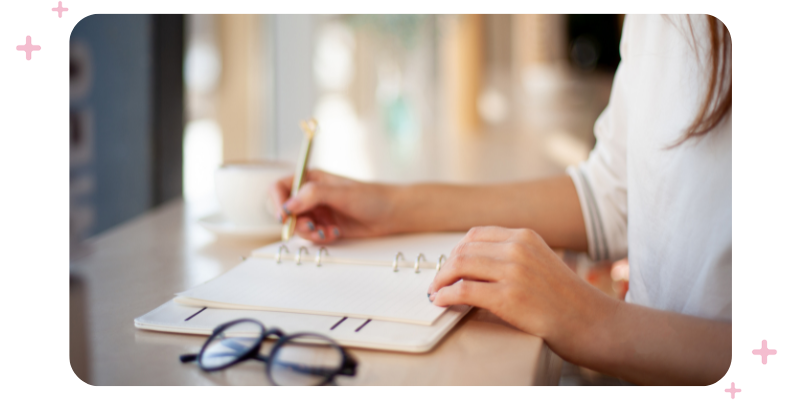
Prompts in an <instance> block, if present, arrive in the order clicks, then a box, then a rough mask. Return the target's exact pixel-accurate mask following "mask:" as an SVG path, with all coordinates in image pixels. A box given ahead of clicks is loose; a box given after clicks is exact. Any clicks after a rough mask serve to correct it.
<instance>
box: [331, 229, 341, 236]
mask: <svg viewBox="0 0 800 400" xmlns="http://www.w3.org/2000/svg"><path fill="white" fill-rule="evenodd" d="M333 236H336V237H339V236H342V234H341V232H339V228H333Z"/></svg>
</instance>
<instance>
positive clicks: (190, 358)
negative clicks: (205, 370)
mask: <svg viewBox="0 0 800 400" xmlns="http://www.w3.org/2000/svg"><path fill="white" fill-rule="evenodd" d="M180 360H181V362H182V363H187V362H192V361H195V360H197V354H181V356H180Z"/></svg>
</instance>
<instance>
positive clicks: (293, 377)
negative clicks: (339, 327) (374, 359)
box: [267, 335, 344, 385]
mask: <svg viewBox="0 0 800 400" xmlns="http://www.w3.org/2000/svg"><path fill="white" fill-rule="evenodd" d="M309 340H312V341H313V343H309ZM343 363H344V357H343V356H342V351H341V350H340V348H339V347H338V346H336V345H335V344H334V343H333V342H331V341H330V340H327V339H324V338H321V337H318V336H313V335H307V336H306V335H303V336H298V337H293V338H292V339H290V340H289V341H287V342H284V343H283V344H282V345H281V347H280V348H278V349H276V350H275V352H274V353H273V357H272V359H271V360H270V363H269V364H268V366H267V368H269V374H270V376H271V377H272V380H273V382H274V383H275V384H277V385H320V384H323V383H326V382H327V381H329V379H330V378H331V377H332V376H333V375H334V374H335V373H336V372H338V371H339V369H340V368H341V367H342V364H343Z"/></svg>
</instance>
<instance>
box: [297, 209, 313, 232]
mask: <svg viewBox="0 0 800 400" xmlns="http://www.w3.org/2000/svg"><path fill="white" fill-rule="evenodd" d="M294 229H295V231H297V232H298V233H299V232H304V233H309V234H311V233H314V232H316V231H317V222H316V221H315V219H314V218H313V217H312V216H311V215H309V214H301V215H298V216H297V223H296V224H295V226H294Z"/></svg>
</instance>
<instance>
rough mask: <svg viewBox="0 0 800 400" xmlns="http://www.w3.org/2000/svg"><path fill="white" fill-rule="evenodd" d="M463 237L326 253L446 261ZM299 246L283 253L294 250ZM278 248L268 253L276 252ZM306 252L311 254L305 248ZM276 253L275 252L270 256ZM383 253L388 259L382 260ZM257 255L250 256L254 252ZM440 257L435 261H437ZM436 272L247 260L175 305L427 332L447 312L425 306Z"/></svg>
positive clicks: (401, 240) (391, 241)
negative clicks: (399, 254)
mask: <svg viewBox="0 0 800 400" xmlns="http://www.w3.org/2000/svg"><path fill="white" fill-rule="evenodd" d="M462 236H463V234H438V235H430V234H428V235H405V236H400V237H393V238H384V239H381V240H380V243H376V242H374V239H373V240H372V242H371V243H370V241H366V240H365V241H349V242H344V243H342V244H341V245H332V246H328V249H329V251H330V254H331V256H334V255H336V256H337V257H338V256H339V255H344V256H346V257H347V258H361V257H363V259H373V258H375V259H380V260H387V259H388V260H392V259H393V258H394V254H395V253H396V251H395V250H392V251H390V250H387V249H406V248H408V250H406V251H408V252H409V253H406V254H414V253H412V252H413V250H411V249H413V248H417V249H421V250H423V251H427V252H429V253H431V254H435V253H441V254H449V253H450V250H451V249H452V247H453V246H455V244H456V243H457V242H458V240H459V239H460V238H461V237H462ZM298 240H299V239H293V240H292V241H290V243H287V246H290V248H292V249H295V248H297V247H299V246H298V245H297V244H298V243H299V242H298ZM279 245H280V244H277V245H273V246H269V247H268V248H265V249H264V250H265V251H266V250H267V249H271V248H274V247H276V246H279ZM306 245H307V246H308V247H309V249H311V247H312V246H311V245H310V243H306ZM271 251H272V252H274V250H271ZM383 253H388V254H383ZM254 254H255V252H254ZM436 257H438V255H437V256H436ZM435 273H436V271H435V270H432V269H421V270H420V271H419V272H418V273H415V272H414V270H413V269H411V268H401V269H399V270H398V271H397V272H393V271H392V268H391V267H386V266H366V265H348V264H324V265H322V266H319V267H317V266H315V265H314V263H311V262H303V263H301V265H296V264H295V262H294V258H293V256H288V257H286V258H285V259H284V261H283V262H281V263H277V262H276V261H275V260H274V259H269V258H256V257H251V258H249V259H247V260H246V261H245V262H243V263H242V264H240V265H239V266H237V267H235V268H233V269H231V270H230V271H228V272H227V273H225V274H223V275H221V276H220V277H218V278H216V279H214V280H212V281H209V282H207V283H205V284H202V285H200V286H198V287H195V288H193V289H190V290H187V291H185V292H182V293H179V294H178V296H179V297H178V298H177V299H176V301H177V302H179V303H181V304H184V305H193V306H207V307H212V308H235V309H251V310H266V311H285V312H298V313H308V314H320V315H334V316H342V317H345V316H346V317H353V318H364V319H376V320H384V321H395V322H405V323H415V324H422V325H431V324H433V322H434V321H435V320H436V319H437V318H438V317H439V316H440V315H441V314H442V313H443V312H444V311H445V308H443V307H437V306H434V305H433V304H431V303H430V302H429V301H428V297H427V290H428V286H429V285H430V283H431V281H432V280H433V277H434V275H435Z"/></svg>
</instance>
